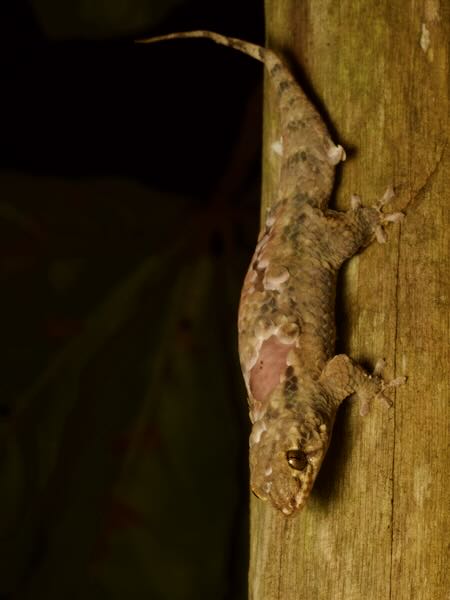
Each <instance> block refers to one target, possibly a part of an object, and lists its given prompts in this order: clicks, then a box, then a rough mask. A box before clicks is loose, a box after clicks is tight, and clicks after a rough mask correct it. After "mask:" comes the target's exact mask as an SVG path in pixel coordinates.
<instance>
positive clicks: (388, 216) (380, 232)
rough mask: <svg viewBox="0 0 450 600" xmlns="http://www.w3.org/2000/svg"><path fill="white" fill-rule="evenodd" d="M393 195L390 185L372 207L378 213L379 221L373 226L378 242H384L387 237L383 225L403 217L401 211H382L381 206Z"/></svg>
mask: <svg viewBox="0 0 450 600" xmlns="http://www.w3.org/2000/svg"><path fill="white" fill-rule="evenodd" d="M394 196H395V192H394V188H393V187H392V185H390V186H389V187H388V188H387V190H386V191H385V192H384V194H383V195H382V196H381V198H380V199H379V200H378V202H376V203H375V205H374V206H373V208H374V209H375V210H376V211H377V212H378V214H379V222H378V224H377V225H376V227H375V237H376V239H377V242H378V243H379V244H384V243H386V240H387V237H386V232H385V231H384V226H385V225H387V224H388V223H398V222H399V221H401V220H402V219H404V218H405V215H404V213H402V212H393V213H384V212H383V206H384V205H385V204H387V203H388V202H390V201H391V200H392V198H393V197H394Z"/></svg>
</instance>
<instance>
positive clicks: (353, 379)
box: [144, 31, 402, 515]
mask: <svg viewBox="0 0 450 600" xmlns="http://www.w3.org/2000/svg"><path fill="white" fill-rule="evenodd" d="M179 37H206V38H209V39H212V40H213V41H215V42H217V43H219V44H223V45H226V46H231V47H233V48H235V49H237V50H240V51H242V52H244V53H246V54H248V55H250V56H252V57H253V58H256V59H257V60H260V61H262V62H263V63H264V65H265V67H266V69H267V71H268V73H269V77H270V79H271V82H272V84H273V86H274V88H275V89H276V93H277V95H278V105H279V118H280V124H281V127H280V129H281V135H282V139H281V148H279V151H280V152H282V164H281V172H280V181H279V185H278V188H277V195H276V198H275V199H274V202H273V204H272V208H271V210H270V212H269V214H268V216H267V219H266V222H265V225H264V227H263V229H262V231H261V233H260V236H259V240H258V245H257V247H256V250H255V254H254V256H253V258H252V261H251V264H250V268H249V270H248V273H247V276H246V278H245V281H244V285H243V289H242V295H241V302H240V309H239V353H240V359H241V365H242V372H243V375H244V379H245V383H246V387H247V391H248V398H249V408H250V418H251V420H252V423H253V428H252V433H251V436H250V470H251V486H252V490H253V491H254V492H255V494H256V495H257V496H259V497H260V498H263V499H270V500H271V502H272V504H273V505H274V506H275V507H276V508H278V509H280V510H281V511H282V512H283V513H284V514H286V515H290V514H293V513H295V512H296V511H298V510H299V509H300V508H301V507H302V506H303V505H304V504H305V501H306V499H307V497H308V495H309V492H310V490H311V487H312V485H313V483H314V480H315V478H316V476H317V473H318V471H319V468H320V465H321V463H322V460H323V458H324V455H325V453H326V451H327V448H328V445H329V441H330V436H331V432H332V428H333V423H334V419H335V415H336V411H337V408H338V407H339V404H340V403H341V402H342V400H343V399H344V398H346V397H347V396H348V395H350V394H352V393H356V394H357V395H358V396H359V398H360V400H361V406H362V409H361V412H362V413H365V412H367V407H368V404H369V403H370V401H371V399H372V398H373V397H375V396H381V395H382V392H383V390H384V389H385V388H386V387H388V386H391V385H398V384H399V383H401V381H402V379H398V380H395V381H394V382H391V383H390V384H385V383H384V382H383V379H382V378H381V377H380V376H379V373H377V374H375V375H373V376H371V375H368V374H367V373H366V372H365V371H364V370H363V369H362V368H361V367H360V366H358V365H357V364H355V363H354V362H353V361H352V360H351V359H350V358H348V357H347V356H345V355H337V356H334V345H335V318H334V304H335V290H336V276H337V272H338V270H339V268H340V266H341V265H342V263H343V262H344V261H345V260H346V259H348V258H350V257H351V256H352V255H353V254H355V252H357V251H358V250H359V249H360V248H361V247H363V246H365V245H367V244H369V243H370V242H371V241H372V239H373V238H374V236H375V235H377V237H378V238H379V239H381V237H382V236H381V227H382V225H383V223H384V222H386V221H395V220H398V218H399V214H393V215H384V214H383V213H382V212H381V210H380V208H381V205H382V204H383V201H382V202H380V203H379V204H378V205H377V206H375V207H370V208H367V207H362V206H361V205H360V203H359V201H358V200H357V199H353V202H352V205H353V206H352V209H351V210H350V211H348V212H345V213H343V212H336V211H332V210H329V209H328V208H327V205H328V200H329V197H330V194H331V189H332V185H333V177H334V169H335V165H336V164H337V163H338V162H339V161H340V160H344V159H345V153H344V151H343V149H342V148H341V147H340V146H336V145H335V144H334V143H333V142H332V140H331V138H330V137H329V134H328V132H327V129H326V127H325V125H324V123H323V121H322V119H321V118H320V116H319V114H318V113H317V111H316V110H315V108H314V107H313V106H312V105H311V104H310V102H309V101H308V99H307V98H306V96H305V95H304V93H303V91H302V90H301V88H300V87H299V86H298V84H297V83H296V82H295V80H294V79H293V77H292V75H291V74H290V72H289V71H288V69H287V68H286V67H285V66H284V64H283V63H282V61H281V60H280V59H279V58H278V57H277V55H276V54H275V53H274V52H273V51H271V50H269V49H266V48H261V47H259V46H255V45H253V44H249V43H247V42H243V41H241V40H236V39H233V38H226V37H224V36H221V35H219V34H216V33H212V32H208V31H193V32H186V33H175V34H170V35H167V36H162V37H159V38H151V39H150V40H144V42H155V41H160V40H165V39H173V38H179ZM390 197H391V195H390V193H387V194H386V195H385V197H384V201H387V200H389V199H390Z"/></svg>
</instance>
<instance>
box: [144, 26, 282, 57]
mask: <svg viewBox="0 0 450 600" xmlns="http://www.w3.org/2000/svg"><path fill="white" fill-rule="evenodd" d="M179 38H206V39H209V40H211V41H213V42H215V43H216V44H220V45H221V46H228V47H230V48H234V49H235V50H239V51H240V52H243V53H244V54H247V55H248V56H251V57H252V58H254V59H256V60H259V61H260V62H263V63H265V62H266V60H267V55H268V54H274V53H273V52H272V51H271V50H269V49H267V48H264V47H263V46H258V45H257V44H252V43H250V42H244V41H243V40H239V39H237V38H232V37H227V36H225V35H222V34H220V33H215V32H214V31H206V30H197V31H182V32H179V33H168V34H166V35H159V36H156V37H151V38H144V39H142V40H136V43H137V44H153V43H155V42H164V41H166V40H173V39H179Z"/></svg>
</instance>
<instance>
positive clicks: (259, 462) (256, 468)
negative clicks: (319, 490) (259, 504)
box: [250, 413, 331, 515]
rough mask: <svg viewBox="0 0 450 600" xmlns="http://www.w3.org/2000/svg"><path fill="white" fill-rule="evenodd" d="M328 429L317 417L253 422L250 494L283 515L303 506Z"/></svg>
mask: <svg viewBox="0 0 450 600" xmlns="http://www.w3.org/2000/svg"><path fill="white" fill-rule="evenodd" d="M330 433H331V432H330V428H329V426H328V425H327V424H326V423H325V422H324V420H323V419H321V418H320V416H318V415H317V414H311V415H307V416H302V417H300V416H299V415H298V414H287V415H286V416H284V417H282V418H280V417H278V418H271V415H270V414H267V413H266V415H265V416H264V417H263V418H261V419H260V420H259V421H256V422H255V423H254V425H253V429H252V434H251V436H250V471H251V473H250V479H251V487H252V491H253V492H254V493H255V494H256V496H258V497H259V498H261V499H263V500H270V501H271V502H272V504H273V505H274V506H275V508H277V509H279V510H281V512H282V513H284V514H285V515H292V514H295V513H296V512H298V511H299V510H300V509H301V508H302V507H303V506H304V505H305V503H306V500H307V498H308V496H309V493H310V491H311V488H312V486H313V484H314V481H315V479H316V477H317V474H318V472H319V469H320V466H321V464H322V460H323V458H324V456H325V453H326V451H327V448H328V441H329V436H330Z"/></svg>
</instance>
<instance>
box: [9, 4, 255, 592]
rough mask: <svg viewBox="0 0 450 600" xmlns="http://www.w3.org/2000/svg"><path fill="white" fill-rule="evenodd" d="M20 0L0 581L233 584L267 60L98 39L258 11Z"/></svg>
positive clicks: (72, 585) (49, 587)
mask: <svg viewBox="0 0 450 600" xmlns="http://www.w3.org/2000/svg"><path fill="white" fill-rule="evenodd" d="M175 5H177V6H175ZM17 6H19V5H17ZM33 6H34V13H30V12H27V8H26V5H25V4H24V5H22V6H21V7H19V8H16V9H15V10H16V12H14V11H12V12H11V13H9V14H8V15H7V17H5V19H3V20H2V19H0V28H1V27H2V25H1V24H2V23H3V28H4V30H3V33H4V35H3V36H2V40H3V41H2V42H1V43H2V44H3V46H4V48H6V51H5V52H2V58H1V61H2V62H3V65H4V69H3V73H4V80H5V93H4V94H3V96H2V98H1V99H0V115H1V118H2V123H1V124H2V131H3V135H2V139H1V140H0V160H1V166H2V170H1V172H0V198H1V201H0V280H1V289H2V302H1V307H2V311H1V313H0V329H1V331H2V349H3V352H2V378H1V381H0V385H1V397H0V598H8V599H9V598H11V599H12V598H14V599H25V598H26V599H28V598H30V599H33V600H40V599H41V598H42V599H46V600H52V599H58V600H60V599H61V598H64V599H78V598H83V599H85V598H86V599H90V598H92V599H94V598H95V599H103V598H104V599H105V600H106V599H107V600H109V599H122V598H130V599H137V600H139V599H141V598H145V599H148V598H151V599H166V598H167V599H170V600H177V599H183V600H185V599H186V600H190V599H191V598H192V599H196V600H201V599H203V598H204V599H210V598H214V599H216V598H217V599H219V598H220V599H233V600H238V599H239V598H245V597H246V570H247V510H248V508H247V503H248V481H247V468H248V467H247V452H246V448H247V433H248V431H247V429H248V424H247V414H246V413H247V411H246V406H245V392H244V390H243V385H242V382H241V377H240V373H239V366H238V361H237V347H236V346H237V342H236V312H237V303H238V298H239V291H240V285H241V282H242V278H243V275H244V272H245V268H246V266H247V263H248V261H249V258H250V254H251V250H252V246H253V244H254V239H255V235H256V227H257V220H258V197H259V167H258V164H259V153H260V136H259V119H260V109H259V106H260V100H259V94H258V78H259V77H260V75H261V72H260V70H258V69H257V67H256V66H255V65H253V64H251V61H248V62H246V61H245V59H244V60H243V61H242V57H237V56H236V55H234V54H233V53H232V52H230V51H228V50H227V49H218V48H215V47H211V46H208V45H206V46H205V45H203V44H202V43H200V44H196V43H195V42H193V43H192V44H190V43H188V44H185V45H183V46H180V45H178V44H176V43H174V45H173V46H172V45H167V46H164V45H162V46H161V47H155V48H153V49H148V48H147V49H143V48H142V47H141V48H137V47H136V46H134V45H133V44H132V43H131V42H130V41H127V40H123V39H122V40H118V41H115V40H112V41H110V42H98V41H95V39H97V40H98V39H99V38H113V37H117V35H124V34H126V35H132V34H133V32H134V31H139V32H140V31H142V30H146V29H147V28H151V27H156V26H157V25H158V21H159V20H162V19H164V23H163V22H162V21H161V23H159V24H160V25H161V27H164V30H166V31H169V30H171V29H187V28H190V27H191V26H192V25H193V24H194V23H196V24H197V25H198V26H199V27H210V28H215V29H219V30H222V31H223V32H224V33H228V31H226V30H224V29H222V28H221V27H220V23H223V24H224V27H226V24H228V27H230V23H233V22H239V23H240V27H242V29H241V31H239V30H236V29H235V30H234V31H233V30H232V29H231V31H230V32H231V33H234V34H235V35H237V36H240V37H247V38H249V39H251V38H252V33H251V32H252V31H253V32H254V33H253V39H254V36H257V35H260V34H261V29H262V19H261V14H260V13H258V15H259V17H258V18H259V21H258V18H256V17H255V14H256V13H255V10H259V11H261V10H262V8H261V7H259V8H257V9H255V6H259V5H258V4H257V3H249V4H248V6H246V8H245V9H244V8H243V7H240V6H239V3H237V2H236V3H234V2H231V3H228V4H227V5H226V6H225V5H224V6H223V7H220V5H218V6H214V7H211V6H209V4H208V5H207V3H204V2H196V3H193V2H191V3H189V2H174V3H168V2H165V3H161V4H156V3H152V2H145V3H144V2H141V1H139V2H135V3H133V2H128V3H123V2H108V3H106V2H92V3H87V2H84V1H83V2H78V3H76V2H72V3H64V10H63V5H61V4H60V3H57V2H50V0H46V1H44V0H40V1H39V0H35V2H34V4H33ZM251 7H253V8H251ZM169 16H170V18H169ZM152 19H154V20H153V21H152ZM197 21H198V23H197ZM13 24H14V27H16V28H17V29H14V27H13ZM21 26H23V29H21ZM246 27H247V29H245V28H246ZM255 27H256V29H254V28H255ZM252 28H253V29H252ZM43 32H44V33H45V35H46V36H48V37H51V38H53V39H60V40H65V39H67V38H72V39H73V38H90V39H91V40H94V42H89V43H84V42H76V41H72V42H70V44H69V45H68V44H67V42H65V41H61V42H58V43H55V42H51V43H49V42H48V41H47V40H46V39H45V37H44V35H43ZM159 32H160V30H155V33H159ZM147 33H148V32H147ZM150 33H151V31H150ZM206 49H207V50H206ZM241 61H242V62H241Z"/></svg>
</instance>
